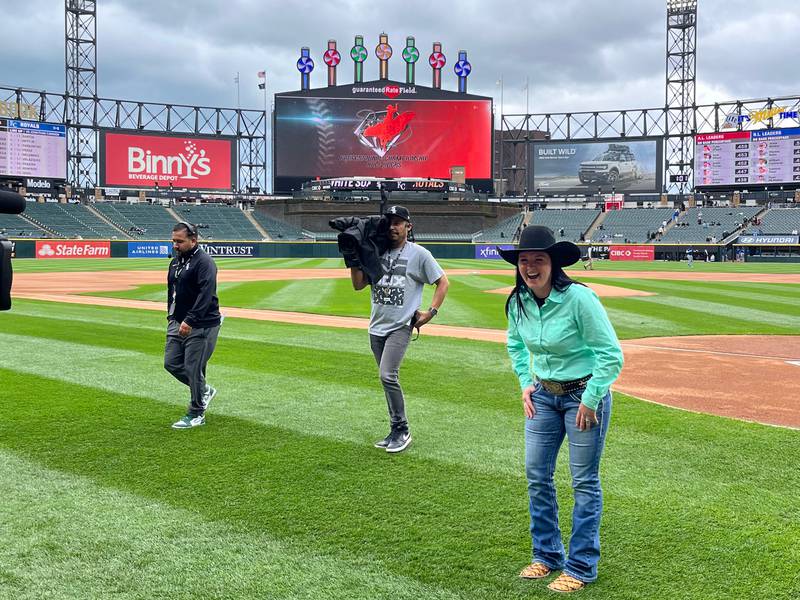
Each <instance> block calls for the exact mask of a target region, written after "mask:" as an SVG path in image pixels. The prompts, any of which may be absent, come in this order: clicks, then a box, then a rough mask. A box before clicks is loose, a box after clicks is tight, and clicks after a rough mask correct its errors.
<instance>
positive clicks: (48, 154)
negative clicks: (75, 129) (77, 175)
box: [0, 119, 67, 179]
mask: <svg viewBox="0 0 800 600" xmlns="http://www.w3.org/2000/svg"><path fill="white" fill-rule="evenodd" d="M0 175H7V176H11V177H43V178H48V179H66V177H67V128H66V126H65V125H59V124H54V123H39V122H37V121H21V120H18V119H0Z"/></svg>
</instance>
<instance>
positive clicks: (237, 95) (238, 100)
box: [236, 71, 242, 108]
mask: <svg viewBox="0 0 800 600" xmlns="http://www.w3.org/2000/svg"><path fill="white" fill-rule="evenodd" d="M241 107H242V103H241V102H240V95H239V71H236V108H241Z"/></svg>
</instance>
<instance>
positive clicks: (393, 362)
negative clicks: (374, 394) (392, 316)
mask: <svg viewBox="0 0 800 600" xmlns="http://www.w3.org/2000/svg"><path fill="white" fill-rule="evenodd" d="M411 330H412V327H411V326H410V325H406V326H405V327H401V328H400V329H395V330H394V331H392V332H391V333H390V334H389V335H385V336H384V335H372V334H370V336H369V345H370V348H372V353H373V354H374V355H375V362H377V363H378V367H379V368H380V376H381V383H382V384H383V392H384V394H385V395H386V405H387V406H388V408H389V422H390V423H391V427H392V429H399V430H401V431H407V430H408V421H407V420H406V407H405V399H404V398H403V389H402V388H401V387H400V381H399V379H398V374H399V372H400V363H401V362H403V356H405V353H406V349H407V348H408V342H409V341H410V340H411Z"/></svg>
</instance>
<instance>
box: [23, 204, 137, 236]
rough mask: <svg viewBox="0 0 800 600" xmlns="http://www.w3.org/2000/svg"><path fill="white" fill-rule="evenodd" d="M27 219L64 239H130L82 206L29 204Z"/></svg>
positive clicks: (26, 212) (26, 210)
mask: <svg viewBox="0 0 800 600" xmlns="http://www.w3.org/2000/svg"><path fill="white" fill-rule="evenodd" d="M25 217H26V218H28V219H30V220H31V221H33V222H34V223H37V224H40V225H41V226H43V227H44V228H45V229H48V230H50V231H52V232H54V233H55V235H56V236H58V237H62V238H78V237H80V238H84V239H128V236H127V235H126V234H125V233H123V232H122V231H120V230H119V229H116V228H115V227H113V226H111V225H109V224H108V223H106V222H105V221H103V220H102V219H101V218H100V217H98V216H97V215H96V214H94V213H93V212H91V211H90V210H89V209H88V208H86V207H85V206H83V205H82V204H60V203H55V202H44V203H43V202H28V203H27V205H26V206H25Z"/></svg>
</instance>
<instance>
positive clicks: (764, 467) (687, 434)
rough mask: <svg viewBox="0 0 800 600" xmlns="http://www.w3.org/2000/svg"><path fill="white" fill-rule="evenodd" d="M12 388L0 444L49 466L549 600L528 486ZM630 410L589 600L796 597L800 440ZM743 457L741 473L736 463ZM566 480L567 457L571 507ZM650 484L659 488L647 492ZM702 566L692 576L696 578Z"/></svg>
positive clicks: (110, 402) (137, 403) (490, 594)
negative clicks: (540, 574) (530, 571)
mask: <svg viewBox="0 0 800 600" xmlns="http://www.w3.org/2000/svg"><path fill="white" fill-rule="evenodd" d="M2 377H3V379H4V380H6V381H10V382H11V383H12V386H11V388H10V389H11V393H10V394H9V395H8V396H7V404H6V407H5V408H6V409H7V410H5V411H4V412H5V413H6V415H7V417H6V418H5V419H3V420H2V421H0V445H2V446H4V447H6V448H8V449H9V450H11V451H13V452H14V453H15V454H20V455H24V456H26V457H28V458H29V459H30V460H34V461H36V462H37V463H39V464H41V465H42V466H44V467H45V468H48V469H56V470H58V471H60V472H63V473H65V474H73V475H77V476H80V477H86V478H89V479H91V480H92V481H93V482H94V483H95V484H96V485H99V486H101V487H104V488H112V489H118V490H122V491H125V492H127V493H130V494H134V495H137V496H140V497H144V498H147V499H149V500H152V501H155V502H158V503H159V504H165V505H169V506H171V507H174V508H177V509H181V510H186V511H189V512H191V513H192V514H193V515H196V516H197V517H198V518H200V519H213V520H218V521H224V522H226V523H227V524H230V526H232V527H234V528H236V529H237V530H239V529H244V530H245V531H252V532H258V533H262V534H263V533H266V534H267V535H269V536H270V537H272V538H276V539H279V540H289V541H291V542H293V543H297V544H298V545H299V546H300V547H304V546H308V547H310V548H313V549H314V551H315V552H319V553H321V554H324V555H326V556H329V557H333V558H335V559H337V560H345V561H347V562H351V563H354V564H357V565H362V564H378V565H380V566H381V568H382V569H385V570H387V571H389V572H391V573H393V574H394V575H395V576H399V577H411V578H414V579H416V580H418V581H420V582H422V583H423V585H424V586H435V587H436V588H437V589H439V588H441V589H444V590H447V591H451V592H452V593H454V594H458V595H460V596H461V597H465V598H509V597H510V598H518V597H519V598H521V597H530V596H531V595H534V596H540V597H547V596H546V594H548V593H549V592H546V590H545V589H544V587H543V586H539V587H535V586H532V585H531V584H530V583H529V582H522V581H519V580H518V579H517V578H516V570H517V569H518V568H519V566H520V565H521V564H524V562H525V558H526V555H527V553H528V551H529V549H528V543H529V540H528V536H527V515H526V514H525V512H526V511H525V505H526V502H525V501H524V482H523V480H522V477H521V476H517V477H506V476H498V475H494V476H490V475H487V474H476V472H475V470H473V469H464V468H462V467H457V466H453V465H442V464H441V463H439V462H438V461H430V460H428V459H425V458H421V457H418V456H417V455H415V454H414V453H413V452H409V453H407V454H405V455H402V456H401V457H391V456H389V455H387V454H386V453H381V452H376V451H375V450H374V449H372V448H370V447H356V446H353V445H352V444H342V443H340V442H336V441H332V440H325V439H320V438H319V437H309V436H302V435H298V434H297V433H295V432H287V431H285V430H283V429H282V428H279V427H265V426H262V425H260V424H257V423H253V422H251V421H247V420H242V419H235V418H231V417H225V416H219V417H217V418H216V419H215V420H214V424H213V426H208V427H205V428H202V429H200V430H196V431H192V432H174V431H170V430H169V429H167V428H157V429H153V428H150V427H147V426H146V422H145V423H143V415H146V416H147V419H152V420H153V421H155V422H159V423H160V422H163V421H165V420H167V419H168V418H169V417H170V416H171V415H170V412H171V410H170V407H166V406H164V405H160V404H159V403H153V402H148V401H143V400H141V399H138V398H132V397H129V396H125V395H124V394H114V393H106V392H98V391H97V390H93V389H92V388H87V387H85V386H75V385H68V384H64V383H63V382H58V381H53V380H48V379H43V378H39V377H31V376H24V378H23V380H24V382H25V385H21V384H20V383H21V382H20V380H19V377H20V376H19V375H17V374H15V373H14V372H11V371H3V372H2ZM615 411H616V414H617V416H615V417H612V418H613V419H614V421H613V426H612V431H611V433H610V437H609V446H608V451H607V454H606V458H605V460H604V465H603V470H604V474H605V487H606V514H605V515H604V530H603V535H604V539H603V541H604V560H603V563H602V565H603V566H602V573H601V579H600V581H599V582H598V583H597V584H595V585H593V586H591V588H590V589H589V590H587V594H589V595H588V596H587V597H598V598H599V597H609V596H611V597H666V598H669V597H676V598H677V597H687V595H688V597H699V596H702V597H708V598H728V597H733V596H736V597H752V598H757V597H763V596H764V595H765V594H767V592H769V591H770V590H774V589H776V587H775V586H778V588H779V589H784V590H791V589H792V586H793V585H795V584H794V583H793V578H794V574H795V573H796V567H797V566H800V560H799V558H800V557H798V549H797V548H798V544H797V542H798V541H799V540H798V539H797V538H798V534H797V532H796V530H794V529H792V523H793V519H794V517H793V513H792V511H791V510H790V507H791V506H792V505H793V502H794V500H793V497H792V491H793V490H794V489H796V486H797V485H798V484H800V481H799V480H798V475H797V473H794V472H788V473H787V472H786V469H785V465H784V460H783V457H784V456H785V455H786V454H785V452H790V453H791V452H796V451H797V450H800V448H798V436H797V435H796V432H790V431H781V430H775V429H772V428H767V427H761V426H755V425H747V424H742V423H736V422H733V421H730V420H726V419H718V418H713V417H704V416H700V415H692V414H690V413H681V412H679V411H673V410H669V409H665V408H662V407H654V406H647V405H644V404H643V403H638V402H633V401H630V400H628V399H626V398H625V397H620V398H619V400H618V402H617V405H616V408H615ZM53 422H57V423H59V431H58V435H57V436H54V435H53V432H52V428H51V427H50V424H52V423H53ZM343 425H345V426H346V425H347V424H343ZM513 437H514V438H515V439H514V441H515V444H516V445H521V438H519V437H518V436H517V435H516V434H515V435H514V436H513ZM642 441H644V442H655V443H653V444H647V445H640V443H641V442H642ZM700 442H702V443H703V446H702V447H703V452H698V443H700ZM732 453H736V455H737V457H738V458H739V459H740V460H738V461H733V462H732V461H730V456H731V454H732ZM187 457H191V461H190V463H191V465H190V466H191V468H187ZM398 458H399V459H400V460H396V459H398ZM565 469H566V464H565V462H564V461H563V460H562V461H561V463H560V464H559V473H558V480H557V481H558V484H559V499H560V500H561V503H562V507H564V510H566V509H567V508H568V505H569V503H568V502H566V500H567V496H568V494H569V489H568V484H567V481H568V478H567V474H566V472H565ZM629 473H634V474H635V476H634V477H632V478H631V480H628V478H627V474H629ZM648 478H649V479H650V480H652V481H655V482H656V484H655V485H654V484H650V486H649V487H647V486H644V490H646V493H645V494H644V495H643V494H642V486H640V485H639V484H640V482H641V481H642V480H644V479H648ZM762 491H766V494H764V493H762ZM764 499H768V501H766V502H764V501H763V500H764ZM223 507H224V508H223ZM565 520H566V521H567V522H568V516H567V515H565ZM398 532H402V533H401V534H399V533H398ZM709 539H713V540H714V545H713V547H709V545H708V540H709ZM775 555H779V556H781V557H782V560H781V561H774V560H773V559H772V557H773V556H775ZM687 561H688V562H689V563H691V564H692V565H693V569H691V570H687V569H682V568H681V565H685V564H686V563H687ZM230 567H231V569H236V568H237V567H238V566H237V564H236V563H234V564H233V565H230ZM795 588H796V586H795ZM673 590H674V591H677V592H678V593H677V594H675V595H673V594H672V591H673ZM423 597H424V596H423Z"/></svg>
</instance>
